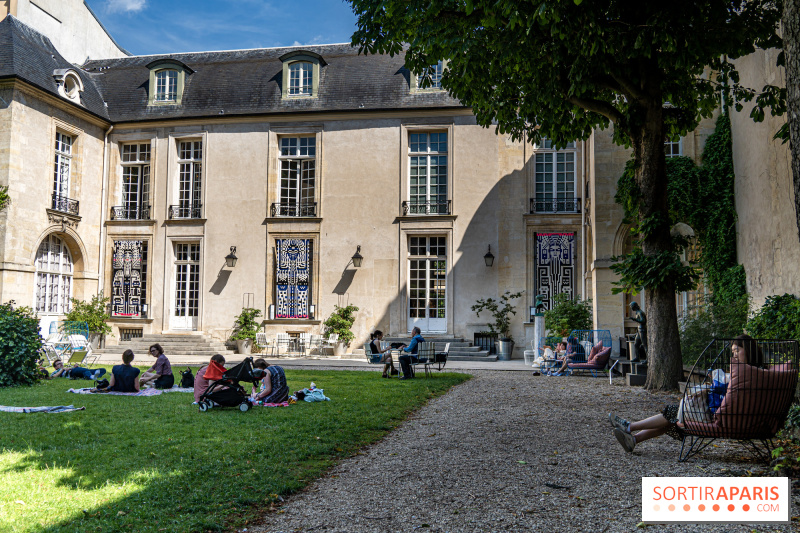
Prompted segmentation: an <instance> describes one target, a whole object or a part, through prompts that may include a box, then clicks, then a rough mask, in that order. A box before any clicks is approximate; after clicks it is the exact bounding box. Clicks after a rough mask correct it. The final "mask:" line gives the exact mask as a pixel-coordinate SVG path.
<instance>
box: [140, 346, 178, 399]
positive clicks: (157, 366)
mask: <svg viewBox="0 0 800 533" xmlns="http://www.w3.org/2000/svg"><path fill="white" fill-rule="evenodd" d="M150 355H151V356H153V357H155V358H156V362H155V363H153V366H151V367H150V368H148V369H147V370H146V371H145V373H144V374H142V377H141V379H140V380H139V382H140V383H141V385H142V387H150V386H152V387H155V388H157V389H171V388H172V386H173V385H174V384H175V377H174V376H173V375H172V365H171V364H170V362H169V359H167V356H166V355H164V350H163V349H162V348H161V345H160V344H154V345H152V346H151V347H150Z"/></svg>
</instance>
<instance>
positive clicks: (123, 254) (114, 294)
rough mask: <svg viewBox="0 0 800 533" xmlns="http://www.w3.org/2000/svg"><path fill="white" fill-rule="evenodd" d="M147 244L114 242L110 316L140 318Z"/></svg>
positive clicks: (143, 297) (142, 242) (141, 314)
mask: <svg viewBox="0 0 800 533" xmlns="http://www.w3.org/2000/svg"><path fill="white" fill-rule="evenodd" d="M146 264H147V243H146V242H144V241H114V256H113V259H112V262H111V269H112V272H113V275H112V278H111V314H112V315H114V316H127V317H141V316H143V313H142V304H144V303H145V270H146Z"/></svg>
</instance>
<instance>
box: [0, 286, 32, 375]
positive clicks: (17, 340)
mask: <svg viewBox="0 0 800 533" xmlns="http://www.w3.org/2000/svg"><path fill="white" fill-rule="evenodd" d="M41 347H42V337H41V335H39V319H38V318H36V315H34V314H33V311H32V310H31V309H30V308H29V307H16V308H15V307H14V301H13V300H12V301H10V302H8V303H5V304H0V387H9V386H12V385H33V384H34V383H36V381H37V380H38V379H39V374H38V372H37V364H36V360H37V359H38V358H39V348H41Z"/></svg>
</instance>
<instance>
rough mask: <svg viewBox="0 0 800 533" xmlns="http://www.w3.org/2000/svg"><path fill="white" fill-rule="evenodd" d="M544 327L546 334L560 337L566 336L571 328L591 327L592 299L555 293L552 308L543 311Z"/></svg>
mask: <svg viewBox="0 0 800 533" xmlns="http://www.w3.org/2000/svg"><path fill="white" fill-rule="evenodd" d="M544 328H545V330H547V333H548V335H560V336H561V337H566V336H567V335H569V332H570V331H572V330H573V329H592V301H591V300H581V299H580V298H576V299H574V300H573V299H571V298H570V297H569V296H568V295H567V294H565V293H560V294H556V295H555V297H554V298H553V303H552V308H551V309H549V310H547V311H545V312H544Z"/></svg>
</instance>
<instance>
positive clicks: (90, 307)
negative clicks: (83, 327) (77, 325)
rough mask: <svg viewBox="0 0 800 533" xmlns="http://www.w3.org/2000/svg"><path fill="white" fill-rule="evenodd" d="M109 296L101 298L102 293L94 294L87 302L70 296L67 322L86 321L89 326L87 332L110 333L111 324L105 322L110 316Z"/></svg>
mask: <svg viewBox="0 0 800 533" xmlns="http://www.w3.org/2000/svg"><path fill="white" fill-rule="evenodd" d="M110 300H111V299H110V298H103V295H102V294H95V295H94V296H92V299H91V300H89V301H88V302H82V301H81V300H76V299H75V298H70V301H71V302H72V305H71V308H70V310H69V312H68V313H67V315H66V320H67V321H69V322H86V324H87V325H88V326H89V333H98V334H100V335H108V334H109V333H111V326H109V325H108V324H106V320H109V319H110V318H111V316H110V315H109V314H108V302H109V301H110Z"/></svg>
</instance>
